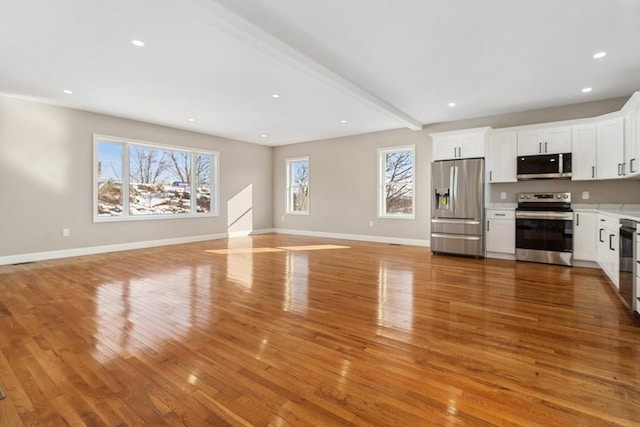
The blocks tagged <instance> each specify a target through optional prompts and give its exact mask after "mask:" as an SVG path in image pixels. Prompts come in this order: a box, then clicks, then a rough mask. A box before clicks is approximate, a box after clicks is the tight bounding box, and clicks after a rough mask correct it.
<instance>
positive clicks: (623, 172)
mask: <svg viewBox="0 0 640 427" xmlns="http://www.w3.org/2000/svg"><path fill="white" fill-rule="evenodd" d="M626 168H627V164H626V163H621V166H620V169H621V170H622V176H625V175H626V173H625V169H626Z"/></svg>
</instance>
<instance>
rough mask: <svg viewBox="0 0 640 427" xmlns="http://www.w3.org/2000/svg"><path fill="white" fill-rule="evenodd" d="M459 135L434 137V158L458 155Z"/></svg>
mask: <svg viewBox="0 0 640 427" xmlns="http://www.w3.org/2000/svg"><path fill="white" fill-rule="evenodd" d="M459 141H460V136H459V135H452V136H443V137H439V138H434V139H433V160H449V159H455V158H457V157H458V146H459V145H460V144H459Z"/></svg>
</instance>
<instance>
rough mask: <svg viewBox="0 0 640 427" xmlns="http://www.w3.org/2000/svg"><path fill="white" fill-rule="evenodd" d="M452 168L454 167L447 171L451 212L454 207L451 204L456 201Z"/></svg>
mask: <svg viewBox="0 0 640 427" xmlns="http://www.w3.org/2000/svg"><path fill="white" fill-rule="evenodd" d="M454 168H455V166H452V167H451V169H450V170H449V208H450V210H451V212H454V211H455V205H454V204H453V203H454V201H455V200H456V190H455V184H456V183H455V177H454V172H453V170H454Z"/></svg>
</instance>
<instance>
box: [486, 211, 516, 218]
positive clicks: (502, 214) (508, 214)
mask: <svg viewBox="0 0 640 427" xmlns="http://www.w3.org/2000/svg"><path fill="white" fill-rule="evenodd" d="M515 217H516V213H515V211H513V210H488V211H487V219H515Z"/></svg>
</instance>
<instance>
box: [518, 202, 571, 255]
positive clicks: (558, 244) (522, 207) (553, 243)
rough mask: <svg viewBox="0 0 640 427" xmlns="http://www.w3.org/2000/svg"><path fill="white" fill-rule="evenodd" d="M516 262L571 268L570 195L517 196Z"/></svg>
mask: <svg viewBox="0 0 640 427" xmlns="http://www.w3.org/2000/svg"><path fill="white" fill-rule="evenodd" d="M516 259H517V260H518V261H531V262H542V263H546V264H560V265H569V266H570V265H572V263H573V210H572V209H571V193H520V194H518V207H517V209H516Z"/></svg>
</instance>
